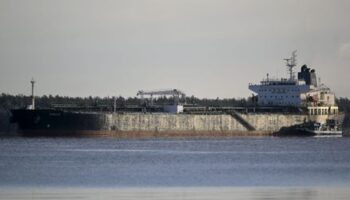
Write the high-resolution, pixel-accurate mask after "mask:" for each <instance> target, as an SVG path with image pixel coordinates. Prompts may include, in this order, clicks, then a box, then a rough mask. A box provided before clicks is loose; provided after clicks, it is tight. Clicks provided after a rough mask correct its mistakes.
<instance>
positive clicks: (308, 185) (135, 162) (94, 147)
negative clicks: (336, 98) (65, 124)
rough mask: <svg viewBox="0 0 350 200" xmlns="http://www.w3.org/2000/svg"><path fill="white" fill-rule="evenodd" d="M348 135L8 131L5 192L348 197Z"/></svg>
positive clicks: (1, 173) (1, 158)
mask: <svg viewBox="0 0 350 200" xmlns="http://www.w3.org/2000/svg"><path fill="white" fill-rule="evenodd" d="M349 186H350V138H344V137H336V138H334V137H327V138H318V137H282V138H281V137H233V138H220V139H132V140H126V139H123V140H121V139H116V138H21V137H17V138H2V139H0V199H48V198H49V199H333V198H336V199H349V198H350V192H348V191H350V187H349Z"/></svg>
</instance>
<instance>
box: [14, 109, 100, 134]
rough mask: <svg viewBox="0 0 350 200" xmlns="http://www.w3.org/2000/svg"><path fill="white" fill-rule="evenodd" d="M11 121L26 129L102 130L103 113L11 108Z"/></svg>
mask: <svg viewBox="0 0 350 200" xmlns="http://www.w3.org/2000/svg"><path fill="white" fill-rule="evenodd" d="M11 112H12V118H11V122H13V123H17V124H18V126H19V129H20V130H27V131H35V130H40V131H67V130H68V131H73V132H74V131H78V130H79V131H80V130H82V131H84V130H102V129H103V125H104V120H105V119H104V115H102V114H99V113H82V112H65V111H57V110H12V111H11Z"/></svg>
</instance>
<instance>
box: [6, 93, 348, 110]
mask: <svg viewBox="0 0 350 200" xmlns="http://www.w3.org/2000/svg"><path fill="white" fill-rule="evenodd" d="M181 101H182V102H183V103H186V104H190V105H194V106H212V107H229V106H232V107H242V106H254V105H255V103H254V101H253V100H252V98H251V97H249V98H241V99H236V98H223V99H221V98H214V99H209V98H202V99H201V98H197V97H195V96H190V97H185V99H181ZM173 102H174V99H173V98H172V97H159V98H155V99H153V103H154V104H156V105H163V104H171V103H173ZM114 103H116V106H117V107H124V106H130V105H144V104H150V103H151V102H150V100H149V99H147V100H145V101H142V100H141V99H140V98H136V97H128V98H125V97H122V96H119V97H97V96H96V97H92V96H89V97H69V96H59V95H55V96H53V95H43V96H36V97H35V104H36V107H37V108H53V107H57V106H62V107H64V106H67V107H69V106H71V107H81V108H84V107H109V108H111V109H112V108H113V106H114ZM30 104H31V97H30V96H25V95H11V94H5V93H2V94H1V95H0V109H1V110H10V109H19V108H25V107H27V106H28V105H30ZM337 104H338V106H339V109H340V111H343V112H345V113H350V100H349V99H348V98H337Z"/></svg>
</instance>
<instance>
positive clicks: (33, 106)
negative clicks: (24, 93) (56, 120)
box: [30, 78, 35, 110]
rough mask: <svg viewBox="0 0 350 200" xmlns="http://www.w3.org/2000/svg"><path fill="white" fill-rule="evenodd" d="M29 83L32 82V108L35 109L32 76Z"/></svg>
mask: <svg viewBox="0 0 350 200" xmlns="http://www.w3.org/2000/svg"><path fill="white" fill-rule="evenodd" d="M30 83H31V84H32V107H31V109H32V110H35V96H34V84H35V80H34V78H32V80H31V81H30Z"/></svg>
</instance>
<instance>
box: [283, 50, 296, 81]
mask: <svg viewBox="0 0 350 200" xmlns="http://www.w3.org/2000/svg"><path fill="white" fill-rule="evenodd" d="M296 53H297V50H295V51H293V52H292V57H290V58H285V59H284V60H285V61H286V65H287V69H288V72H289V80H291V81H293V80H294V79H295V78H294V72H293V68H294V67H295V66H297V59H296V57H297V54H296Z"/></svg>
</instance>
